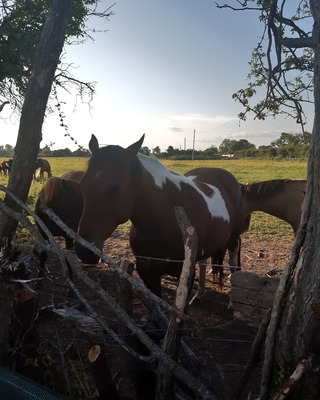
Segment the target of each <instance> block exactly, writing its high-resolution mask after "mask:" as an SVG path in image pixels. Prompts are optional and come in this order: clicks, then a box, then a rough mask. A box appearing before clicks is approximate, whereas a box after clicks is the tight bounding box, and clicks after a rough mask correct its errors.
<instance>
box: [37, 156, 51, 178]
mask: <svg viewBox="0 0 320 400" xmlns="http://www.w3.org/2000/svg"><path fill="white" fill-rule="evenodd" d="M45 172H46V173H47V175H48V178H51V176H52V173H51V166H50V164H49V161H48V160H46V159H45V158H38V159H37V161H36V165H35V168H34V174H33V175H34V179H40V181H43V180H44V173H45Z"/></svg>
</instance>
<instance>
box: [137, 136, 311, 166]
mask: <svg viewBox="0 0 320 400" xmlns="http://www.w3.org/2000/svg"><path fill="white" fill-rule="evenodd" d="M310 141H311V133H309V132H305V133H299V134H291V133H286V132H283V133H281V136H280V138H278V139H276V140H275V141H273V142H271V143H270V145H263V146H259V147H256V146H255V145H254V144H253V143H250V142H249V141H248V140H247V139H240V140H233V139H224V140H223V141H222V143H221V144H220V146H219V147H216V146H211V147H209V148H208V149H205V150H203V151H199V150H194V151H193V150H192V149H186V150H181V149H175V148H173V147H172V146H169V147H168V148H167V150H166V151H164V152H161V149H160V147H159V146H157V147H155V148H154V149H152V151H150V150H149V148H148V147H146V146H145V147H142V148H141V150H140V151H141V152H142V153H144V154H151V153H153V154H154V155H156V156H157V157H159V158H169V159H170V158H171V159H186V160H190V159H192V157H193V158H194V159H197V160H199V159H211V160H212V159H213V160H215V159H221V158H235V159H239V158H273V159H285V158H302V159H306V158H307V157H308V154H309V149H310Z"/></svg>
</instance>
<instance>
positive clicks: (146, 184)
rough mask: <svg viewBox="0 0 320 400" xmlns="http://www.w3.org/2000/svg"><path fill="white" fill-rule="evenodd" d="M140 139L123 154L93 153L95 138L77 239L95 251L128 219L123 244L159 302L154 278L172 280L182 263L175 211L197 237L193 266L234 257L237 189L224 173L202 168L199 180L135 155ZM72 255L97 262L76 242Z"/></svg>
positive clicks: (112, 150)
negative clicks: (225, 251)
mask: <svg viewBox="0 0 320 400" xmlns="http://www.w3.org/2000/svg"><path fill="white" fill-rule="evenodd" d="M143 140H144V135H143V136H142V137H141V139H140V140H139V141H137V142H136V143H133V144H132V145H130V146H129V147H127V148H122V147H120V146H114V145H110V146H106V147H102V148H99V143H98V140H97V139H96V137H95V136H94V135H92V138H91V140H90V143H89V149H90V151H91V153H92V156H91V158H90V159H89V162H88V167H87V170H86V172H85V174H84V176H83V178H82V179H81V181H80V184H79V185H80V189H81V192H82V195H83V199H84V209H83V214H82V217H81V220H80V224H79V229H78V234H79V236H81V237H83V238H84V239H86V240H87V241H88V242H90V243H94V244H95V245H96V246H97V247H98V248H99V249H100V250H102V249H103V244H104V241H105V240H106V239H107V238H108V237H109V236H110V235H111V234H112V232H113V231H114V229H115V228H116V227H117V226H118V225H119V224H121V223H124V222H126V221H127V220H129V219H130V220H131V222H132V227H131V230H130V244H131V249H132V252H133V254H134V255H135V257H136V267H137V271H138V274H139V276H140V277H141V279H142V280H143V281H144V283H145V284H146V286H147V287H148V288H149V289H150V290H151V291H152V292H153V293H155V294H156V295H158V296H161V276H162V275H164V274H169V275H171V276H176V277H178V276H179V275H180V272H181V268H182V263H183V261H182V260H183V259H184V246H183V240H182V233H181V232H180V228H179V225H178V222H177V220H176V218H175V212H174V208H175V206H182V207H183V208H184V210H185V212H186V214H187V216H188V218H189V221H190V223H191V225H192V226H193V227H194V228H195V231H196V233H197V238H198V249H197V254H196V259H197V260H203V259H205V258H208V257H210V256H212V255H214V254H215V253H216V252H217V251H219V250H220V249H221V248H223V247H224V246H226V245H227V246H228V248H230V249H232V250H233V251H234V253H235V254H237V246H238V237H239V234H240V232H241V225H242V218H241V210H242V204H241V201H242V195H241V187H240V184H239V183H238V182H237V180H236V179H235V178H234V176H233V175H232V174H230V173H229V172H227V171H225V170H219V171H218V174H217V170H216V169H211V168H207V169H205V170H204V171H203V180H200V179H197V177H196V176H195V175H192V174H191V175H190V176H184V175H181V174H179V173H177V172H174V171H171V170H169V169H167V168H166V167H165V166H164V165H163V164H161V163H160V162H159V161H158V160H157V159H156V158H155V157H153V156H151V157H150V156H145V155H142V154H140V153H139V154H138V151H139V149H140V147H141V145H142V143H143ZM75 251H76V254H77V255H78V257H79V258H80V259H81V260H82V261H83V262H84V263H88V264H95V263H97V262H98V261H99V256H97V255H96V254H94V253H93V252H92V251H91V250H89V249H87V248H86V247H85V246H82V245H81V244H80V243H78V242H76V244H75Z"/></svg>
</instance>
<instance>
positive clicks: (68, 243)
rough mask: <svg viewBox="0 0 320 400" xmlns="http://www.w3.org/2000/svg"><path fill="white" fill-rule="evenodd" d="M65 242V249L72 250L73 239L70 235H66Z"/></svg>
mask: <svg viewBox="0 0 320 400" xmlns="http://www.w3.org/2000/svg"><path fill="white" fill-rule="evenodd" d="M64 239H65V242H66V249H67V250H72V249H73V245H74V239H73V238H72V237H70V236H66V237H65V238H64Z"/></svg>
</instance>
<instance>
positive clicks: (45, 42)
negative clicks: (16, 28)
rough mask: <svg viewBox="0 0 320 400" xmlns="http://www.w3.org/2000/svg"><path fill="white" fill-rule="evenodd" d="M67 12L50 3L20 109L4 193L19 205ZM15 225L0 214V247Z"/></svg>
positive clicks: (67, 3) (65, 4)
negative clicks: (9, 192) (6, 188)
mask: <svg viewBox="0 0 320 400" xmlns="http://www.w3.org/2000/svg"><path fill="white" fill-rule="evenodd" d="M71 8H72V0H64V1H60V0H52V4H51V8H50V10H49V13H48V16H47V19H46V22H45V24H44V27H43V31H42V35H41V38H40V42H39V45H38V49H37V53H36V56H35V60H34V67H33V72H32V75H31V77H30V80H29V86H28V90H27V93H26V97H25V101H24V104H23V108H22V113H21V118H20V126H19V132H18V139H17V143H16V147H15V154H14V158H13V165H12V170H11V173H10V176H9V182H8V189H9V190H10V191H11V192H12V193H13V194H15V195H16V196H17V197H18V198H19V199H20V200H22V201H23V202H25V201H26V199H27V196H28V193H29V189H30V185H31V181H32V174H33V172H34V166H35V163H36V159H37V155H38V151H39V145H40V142H41V139H42V134H41V130H42V123H43V119H44V115H45V110H46V106H47V101H48V97H49V94H50V91H51V86H52V82H53V79H54V74H55V71H56V68H57V64H58V62H59V57H60V54H61V51H62V47H63V43H64V33H65V27H66V24H67V21H68V18H69V16H70V14H71ZM5 204H6V205H7V206H8V207H10V208H12V209H14V210H17V211H18V206H17V205H16V204H15V203H14V202H13V201H12V200H11V198H10V197H9V196H8V195H7V196H6V197H5ZM17 224H18V223H17V221H15V220H13V219H12V218H10V217H9V216H8V215H7V214H5V213H3V212H0V245H1V243H2V242H3V239H4V238H5V237H7V238H8V242H9V243H10V242H11V239H12V237H13V235H14V233H15V231H16V228H17Z"/></svg>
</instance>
